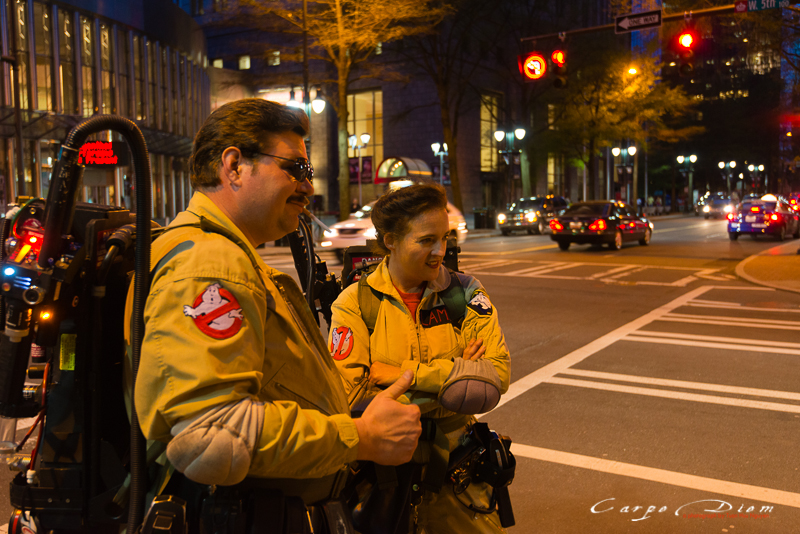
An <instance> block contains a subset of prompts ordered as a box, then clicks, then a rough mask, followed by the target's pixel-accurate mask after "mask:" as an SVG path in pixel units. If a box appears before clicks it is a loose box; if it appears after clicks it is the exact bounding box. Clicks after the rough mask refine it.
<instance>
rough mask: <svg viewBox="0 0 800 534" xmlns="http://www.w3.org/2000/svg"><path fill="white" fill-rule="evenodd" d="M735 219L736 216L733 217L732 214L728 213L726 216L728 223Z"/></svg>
mask: <svg viewBox="0 0 800 534" xmlns="http://www.w3.org/2000/svg"><path fill="white" fill-rule="evenodd" d="M735 217H736V215H734V214H733V213H729V214H728V220H729V221H732V220H733V219H734V218H735Z"/></svg>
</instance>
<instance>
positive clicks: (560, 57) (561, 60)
mask: <svg viewBox="0 0 800 534" xmlns="http://www.w3.org/2000/svg"><path fill="white" fill-rule="evenodd" d="M550 59H551V60H552V62H553V76H554V77H555V80H553V87H555V88H556V89H562V88H564V87H565V86H566V85H567V53H566V52H565V51H564V50H559V49H556V50H553V53H552V54H550Z"/></svg>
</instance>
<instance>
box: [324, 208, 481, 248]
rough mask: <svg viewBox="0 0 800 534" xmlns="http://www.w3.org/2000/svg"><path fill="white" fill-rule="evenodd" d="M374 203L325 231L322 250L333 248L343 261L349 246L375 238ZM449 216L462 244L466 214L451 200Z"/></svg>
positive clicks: (464, 234) (456, 235) (456, 236)
mask: <svg viewBox="0 0 800 534" xmlns="http://www.w3.org/2000/svg"><path fill="white" fill-rule="evenodd" d="M374 205H375V202H374V201H373V202H370V203H369V204H366V205H364V206H363V207H362V208H361V209H360V210H358V211H356V212H355V213H353V214H351V215H350V218H349V219H347V220H346V221H341V222H338V223H336V224H334V225H332V226H331V231H330V232H329V231H327V230H326V231H325V232H323V239H322V242H321V243H320V244H319V246H320V250H333V251H334V252H336V257H337V258H339V260H340V261H341V259H342V257H343V256H344V249H346V248H347V247H351V246H354V245H366V244H367V239H375V236H376V235H377V233H376V231H375V225H373V224H372V219H371V218H370V216H371V214H372V206H374ZM447 218H448V220H449V222H450V233H451V234H452V235H454V236H455V238H456V240H457V241H458V244H459V245H460V244H462V243H463V242H464V241H465V240H466V239H467V233H468V230H467V223H466V221H465V220H464V215H462V213H461V212H460V211H459V210H458V208H456V207H455V206H454V205H453V204H451V203H450V202H448V203H447Z"/></svg>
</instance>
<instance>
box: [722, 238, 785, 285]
mask: <svg viewBox="0 0 800 534" xmlns="http://www.w3.org/2000/svg"><path fill="white" fill-rule="evenodd" d="M790 246H791V247H796V246H797V243H795V242H789V243H784V244H782V245H778V246H776V247H772V248H768V249H767V250H762V251H761V252H759V253H758V254H753V255H752V256H748V257H747V258H745V259H743V260H742V261H740V262H739V263H737V264H736V276H738V277H739V278H741V279H743V280H746V281H748V282H750V283H751V284H755V285H757V286H764V287H769V288H772V289H779V290H781V291H789V292H791V293H800V289H793V288H790V287H784V286H781V285H778V284H775V283H773V282H767V281H764V280H759V279H758V278H756V277H754V276H752V275H749V274H747V273H746V272H745V271H744V267H745V265H747V264H748V263H749V262H750V261H751V260H753V259H755V258H757V257H758V256H768V255H770V252H771V251H773V250H779V249H782V248H784V247H790Z"/></svg>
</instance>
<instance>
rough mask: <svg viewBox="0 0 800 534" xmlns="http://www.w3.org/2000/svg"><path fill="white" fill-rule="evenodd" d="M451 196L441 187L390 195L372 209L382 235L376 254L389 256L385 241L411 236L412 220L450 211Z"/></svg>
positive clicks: (417, 187) (427, 186)
mask: <svg viewBox="0 0 800 534" xmlns="http://www.w3.org/2000/svg"><path fill="white" fill-rule="evenodd" d="M446 209H447V194H446V193H445V191H444V187H442V186H441V185H438V184H431V183H426V184H416V185H411V186H408V187H403V188H401V189H397V190H395V191H391V192H389V193H386V194H385V195H383V196H382V197H380V198H379V199H378V200H377V201H376V202H375V205H374V206H373V207H372V215H371V217H372V224H374V225H375V230H377V232H378V235H377V237H376V240H377V242H376V243H375V246H376V249H377V250H376V251H375V252H377V253H380V254H388V253H389V249H388V248H387V247H386V243H385V242H384V238H385V237H386V236H387V235H392V236H394V238H395V239H402V238H403V236H405V235H406V234H407V233H408V226H409V222H410V221H411V219H413V218H414V217H417V216H418V215H422V214H423V213H425V212H428V211H431V210H446Z"/></svg>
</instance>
